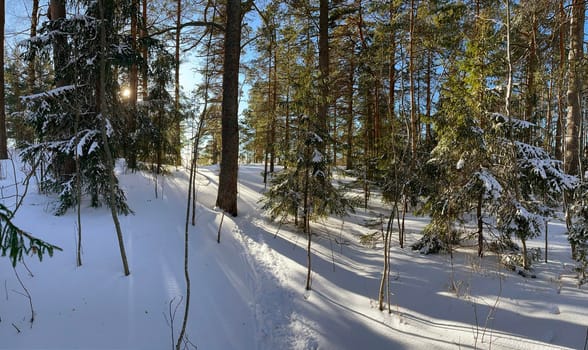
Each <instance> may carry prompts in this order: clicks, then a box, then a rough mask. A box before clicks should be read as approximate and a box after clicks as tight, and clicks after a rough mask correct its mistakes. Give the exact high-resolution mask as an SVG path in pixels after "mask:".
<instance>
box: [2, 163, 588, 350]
mask: <svg viewBox="0 0 588 350" xmlns="http://www.w3.org/2000/svg"><path fill="white" fill-rule="evenodd" d="M261 171H262V167H260V166H256V165H246V166H242V167H241V172H240V178H239V216H238V217H236V218H230V217H225V218H224V219H223V225H222V232H221V234H222V236H221V243H220V244H217V243H216V235H217V231H218V227H219V223H220V221H221V214H220V213H219V212H217V211H215V210H214V209H213V204H214V200H215V198H216V188H217V187H216V186H217V174H216V169H215V168H202V169H200V170H199V175H198V201H199V203H200V204H201V206H200V207H199V208H198V212H197V223H196V226H194V227H190V240H191V241H190V269H191V279H192V301H191V310H190V311H191V312H190V319H189V323H188V331H187V334H188V337H189V339H190V341H191V342H192V343H193V344H195V345H196V346H198V348H199V349H356V348H362V349H400V348H407V349H408V348H411V349H412V348H416V349H419V348H422V349H431V348H437V349H455V348H459V347H462V348H493V349H541V348H545V349H552V348H554V349H555V348H572V349H582V348H583V347H584V341H585V337H586V332H587V326H588V292H587V291H586V287H584V288H582V289H579V288H577V286H576V282H575V280H574V279H573V272H572V271H571V270H570V267H569V266H570V265H569V263H570V260H569V258H568V255H569V248H568V247H567V244H566V241H565V237H564V236H563V235H562V232H563V226H562V225H561V224H557V223H556V224H553V225H551V230H550V237H552V238H551V250H550V254H551V255H550V262H549V263H548V264H541V263H540V264H538V265H536V268H537V275H538V278H537V279H525V278H522V277H520V276H518V275H516V274H514V273H512V272H510V271H505V270H503V269H501V268H500V267H499V266H498V264H497V263H496V260H495V258H494V257H492V256H488V257H486V258H484V259H483V260H481V261H480V260H479V259H477V258H474V257H472V256H471V255H470V254H468V252H466V251H459V252H457V253H456V255H455V259H454V261H453V274H454V278H453V280H454V283H453V284H450V281H451V276H452V268H451V262H450V260H449V257H448V256H445V255H441V256H420V255H419V254H417V253H414V252H412V251H410V250H408V249H407V250H401V249H399V248H397V247H395V248H394V251H393V259H392V268H393V272H392V276H393V277H394V279H393V281H392V283H391V291H392V293H393V295H392V303H393V307H392V313H391V314H388V312H387V311H386V312H380V311H379V310H378V309H377V305H376V304H377V291H378V286H379V278H380V273H381V264H382V263H381V261H382V257H383V254H382V250H381V248H368V247H363V246H361V245H359V243H358V237H359V235H360V234H362V233H366V232H367V229H366V228H365V227H363V226H362V225H361V223H362V222H363V219H366V218H369V217H375V216H377V215H378V212H380V211H381V210H382V209H381V208H378V206H380V205H379V203H377V202H373V203H372V204H373V205H375V207H374V208H373V210H372V211H368V212H364V211H358V213H357V214H355V215H353V216H351V217H349V218H345V219H344V220H341V219H337V218H334V219H329V220H326V221H324V222H321V223H316V224H313V230H314V232H315V235H314V236H313V239H314V242H313V249H314V250H313V257H312V259H313V267H314V269H313V270H314V274H313V284H312V287H313V290H312V291H310V292H307V291H305V290H304V279H305V276H306V268H305V266H306V251H305V245H306V238H305V236H303V235H300V234H299V233H297V232H296V230H295V229H294V228H293V227H292V225H289V224H285V225H282V226H279V225H278V224H277V223H271V222H268V221H267V220H266V219H265V218H264V217H263V215H262V214H260V212H259V210H258V204H257V201H258V200H259V198H260V195H261V193H262V192H263V184H262V183H261V181H262V177H261V176H260V173H261ZM119 177H120V180H121V184H122V186H123V188H124V189H125V191H127V194H128V199H129V204H130V206H131V208H132V209H133V210H134V211H135V215H132V216H127V217H121V224H122V229H123V232H124V236H125V244H126V248H127V254H128V257H129V262H130V268H131V275H130V276H129V277H124V276H123V273H122V265H121V262H120V257H119V255H118V246H117V243H116V235H115V233H114V227H113V224H112V219H111V218H110V216H109V212H108V211H107V210H106V208H99V209H93V208H88V207H87V206H85V207H84V208H83V211H82V214H83V218H82V227H83V232H84V233H83V246H84V255H83V260H84V265H83V266H82V267H80V268H77V267H76V266H75V228H76V223H75V222H76V215H75V213H73V212H69V213H67V214H66V215H65V216H62V217H55V216H53V215H51V213H50V210H49V208H50V206H51V203H52V201H53V199H51V198H48V197H45V196H41V195H38V194H36V191H35V189H33V188H32V189H31V190H30V191H29V195H28V196H27V199H26V201H25V204H24V206H23V207H22V208H21V209H20V210H19V212H18V215H17V218H16V222H17V223H18V224H19V225H20V226H21V227H22V228H23V229H26V230H28V231H30V232H32V233H34V234H36V235H38V236H40V237H42V238H44V239H46V240H48V241H50V242H52V243H54V244H57V245H59V246H60V247H62V248H64V251H63V252H58V253H56V255H55V256H54V257H53V258H47V259H46V260H44V261H43V262H40V263H39V262H38V261H37V260H36V259H34V258H28V259H27V260H26V262H27V266H28V268H29V269H30V271H31V272H32V273H33V275H34V277H32V276H30V275H29V274H28V272H27V270H26V268H25V267H24V266H22V265H20V266H18V267H17V271H18V273H19V276H20V277H21V279H22V280H23V282H24V284H25V286H26V288H27V290H28V291H29V292H30V294H31V295H32V301H33V307H34V310H35V321H34V323H33V324H32V326H31V323H30V322H29V319H30V308H29V302H28V299H27V298H26V297H24V296H23V295H22V294H23V289H22V287H21V286H20V284H19V282H18V280H17V279H16V277H15V273H14V272H13V270H12V267H11V266H10V263H9V261H8V259H6V258H3V259H0V349H170V348H171V347H172V330H171V327H170V318H173V319H174V322H173V325H174V326H175V331H174V336H177V334H178V332H179V325H180V323H181V318H182V312H183V306H184V305H183V304H181V306H180V307H179V308H178V309H177V313H176V314H175V317H173V316H170V314H172V315H173V310H174V307H175V306H174V305H175V304H176V303H177V302H178V301H179V300H180V299H181V298H182V297H183V295H184V293H185V284H184V279H183V270H182V266H183V255H182V254H183V227H184V217H185V211H186V209H185V208H186V188H187V174H186V173H185V172H184V171H174V172H173V173H172V174H171V175H170V176H167V177H165V178H164V179H162V178H161V177H160V178H159V187H158V189H159V195H158V198H155V195H154V182H153V177H152V175H149V174H142V173H137V174H131V173H127V174H122V173H121V174H119ZM19 178H22V176H19ZM3 183H4V184H5V185H6V190H5V191H4V190H3V194H4V195H6V193H4V192H9V191H10V188H12V187H10V186H9V184H10V183H12V180H10V179H6V180H4V182H3ZM21 192H22V191H21ZM10 201H13V200H12V199H6V200H5V202H7V203H6V204H10V203H11V202H10ZM425 224H426V222H425V220H424V219H422V218H412V220H410V222H409V226H408V228H409V230H410V232H411V233H410V234H409V236H408V238H409V240H416V239H417V238H418V232H419V231H420V229H422V227H423V226H424V225H425ZM276 234H277V235H276ZM541 239H542V238H541V237H540V238H538V241H537V242H535V244H536V245H540V244H541ZM450 285H452V286H453V287H454V288H450ZM170 304H171V308H170ZM170 310H171V311H170ZM19 331H20V332H19Z"/></svg>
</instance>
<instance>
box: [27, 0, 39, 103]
mask: <svg viewBox="0 0 588 350" xmlns="http://www.w3.org/2000/svg"><path fill="white" fill-rule="evenodd" d="M38 24H39V0H33V9H32V12H31V33H30V37H31V38H33V37H35V36H37V25H38ZM36 56H37V55H36V52H35V50H32V52H31V59H30V61H29V66H28V67H27V68H28V76H27V87H28V89H29V93H33V92H34V90H35V80H36V79H37V77H36V71H35V62H36Z"/></svg>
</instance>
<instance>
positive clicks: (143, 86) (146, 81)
mask: <svg viewBox="0 0 588 350" xmlns="http://www.w3.org/2000/svg"><path fill="white" fill-rule="evenodd" d="M147 1H148V0H143V3H142V11H141V16H142V19H143V21H142V22H143V23H142V26H141V38H147V35H148V32H147ZM141 56H143V65H142V67H141V68H142V69H141V75H142V80H141V90H142V96H143V101H147V100H148V99H149V86H148V85H149V76H148V75H149V72H148V62H149V51H148V48H147V45H146V44H144V43H143V45H142V46H141Z"/></svg>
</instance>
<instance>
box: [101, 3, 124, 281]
mask: <svg viewBox="0 0 588 350" xmlns="http://www.w3.org/2000/svg"><path fill="white" fill-rule="evenodd" d="M103 1H104V0H99V2H98V5H99V10H100V18H101V19H102V20H104V18H106V16H105V8H104V7H105V5H104V3H103ZM105 29H106V28H104V26H102V28H101V30H100V48H101V51H102V52H103V54H102V56H101V59H100V68H99V69H100V70H99V77H98V82H97V84H98V87H97V91H96V93H97V99H98V101H97V108H98V110H99V112H100V129H101V130H100V131H101V134H102V142H103V143H104V153H105V156H106V167H107V170H106V171H107V172H108V205H109V207H110V213H111V215H112V221H113V222H114V227H115V229H116V236H117V239H118V247H119V250H120V256H121V260H122V264H123V270H124V273H125V276H128V275H129V274H130V273H131V272H130V271H129V263H128V260H127V253H126V250H125V245H124V240H123V235H122V229H121V227H120V222H119V220H118V214H117V212H116V211H117V209H116V208H117V206H116V199H115V186H116V185H115V184H116V179H115V177H114V159H113V158H112V152H111V151H110V144H109V141H108V135H107V133H106V110H107V106H106V89H105V84H106V58H105V57H104V56H105V55H104V51H105V50H106V47H107V46H106V45H107V41H106V30H105Z"/></svg>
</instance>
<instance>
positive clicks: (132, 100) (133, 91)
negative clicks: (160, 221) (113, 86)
mask: <svg viewBox="0 0 588 350" xmlns="http://www.w3.org/2000/svg"><path fill="white" fill-rule="evenodd" d="M138 15H139V0H133V1H132V4H131V48H132V49H133V52H135V51H136V50H137V34H138V24H137V22H138V18H137V17H138ZM138 87H139V73H138V67H137V63H134V62H133V64H131V68H130V71H129V93H130V94H129V104H130V106H131V108H130V113H129V116H128V120H127V123H128V126H127V127H128V132H129V134H130V135H133V134H134V132H135V129H136V128H137V121H136V119H135V118H136V114H137V89H138ZM127 161H128V163H129V164H128V165H129V168H131V169H136V168H137V153H136V150H135V145H134V142H133V140H132V138H129V141H128V143H127Z"/></svg>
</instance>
